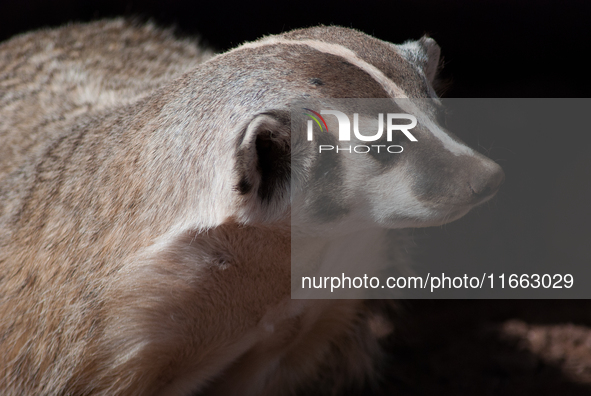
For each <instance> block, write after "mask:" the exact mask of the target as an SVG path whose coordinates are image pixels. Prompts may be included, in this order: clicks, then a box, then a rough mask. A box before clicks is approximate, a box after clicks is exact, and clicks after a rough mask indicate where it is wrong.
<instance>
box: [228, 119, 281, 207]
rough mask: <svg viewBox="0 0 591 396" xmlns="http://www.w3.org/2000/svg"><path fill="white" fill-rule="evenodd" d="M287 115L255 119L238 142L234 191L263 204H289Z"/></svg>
mask: <svg viewBox="0 0 591 396" xmlns="http://www.w3.org/2000/svg"><path fill="white" fill-rule="evenodd" d="M290 155H291V127H290V115H289V113H288V112H286V111H275V112H266V113H262V114H259V115H257V116H256V117H255V118H254V119H252V121H251V122H250V123H249V124H248V126H247V127H246V129H245V130H244V132H243V134H242V137H241V139H240V141H239V142H238V151H237V161H236V171H237V173H238V185H237V190H238V191H239V192H240V194H242V195H248V194H256V196H258V198H259V199H260V200H261V201H262V202H263V203H265V204H271V203H272V202H275V203H278V202H277V201H281V200H287V201H289V184H290V170H291V156H290Z"/></svg>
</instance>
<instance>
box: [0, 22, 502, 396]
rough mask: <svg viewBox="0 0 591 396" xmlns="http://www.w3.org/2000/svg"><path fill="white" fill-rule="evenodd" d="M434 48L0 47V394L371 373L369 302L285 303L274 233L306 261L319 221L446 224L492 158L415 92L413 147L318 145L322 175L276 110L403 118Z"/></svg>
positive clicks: (73, 43) (321, 380)
mask: <svg viewBox="0 0 591 396" xmlns="http://www.w3.org/2000/svg"><path fill="white" fill-rule="evenodd" d="M439 57H440V49H439V47H438V45H437V44H436V43H435V41H434V40H433V39H431V38H428V37H423V38H421V39H419V40H418V41H409V42H406V43H404V44H402V45H394V44H391V43H388V42H384V41H381V40H379V39H376V38H373V37H371V36H368V35H366V34H364V33H361V32H359V31H356V30H353V29H349V28H343V27H337V26H318V27H312V28H306V29H299V30H294V31H291V32H287V33H283V34H279V35H274V36H268V37H264V38H262V39H260V40H258V41H254V42H250V43H245V44H243V45H241V46H238V47H237V48H234V49H232V50H230V51H228V52H225V53H221V54H217V55H214V54H213V53H212V52H211V51H209V50H206V49H203V48H200V47H197V46H195V43H194V42H191V41H188V40H180V39H177V38H175V37H174V35H173V33H172V32H171V31H169V30H162V29H159V28H156V27H154V26H153V25H150V24H148V25H141V24H136V23H131V22H129V21H126V20H122V19H117V20H110V21H98V22H93V23H87V24H71V25H68V26H65V27H62V28H57V29H50V30H42V31H37V32H32V33H28V34H24V35H21V36H17V37H15V38H12V39H11V40H9V41H7V42H5V43H3V44H1V45H0V119H1V120H2V122H1V124H0V140H1V142H2V145H1V146H0V318H1V319H0V393H1V394H3V395H24V394H27V395H171V396H185V395H187V396H188V395H290V394H310V393H311V392H319V393H321V394H327V393H328V394H335V393H338V392H339V391H343V390H347V389H351V387H354V386H358V385H359V384H363V383H366V382H368V381H370V382H371V381H372V380H374V379H375V377H376V372H377V370H378V366H379V362H380V359H381V357H382V356H383V352H382V351H381V349H380V339H381V338H382V337H383V336H384V335H385V334H387V333H388V331H389V330H390V329H391V326H390V325H389V324H388V323H387V321H386V320H387V317H386V316H387V312H388V311H389V309H390V308H388V307H389V304H388V303H387V302H377V301H369V300H363V299H336V300H322V299H316V300H313V299H292V295H291V278H292V274H291V268H290V263H291V261H292V253H291V252H292V251H294V248H293V245H296V246H298V247H301V248H302V249H301V252H302V253H301V254H300V253H298V254H299V256H298V259H299V260H303V262H306V260H308V259H310V260H315V264H314V265H316V266H319V267H322V265H323V257H325V256H323V254H322V252H325V251H326V247H327V246H329V245H331V243H332V242H331V241H332V239H331V235H334V234H339V235H340V236H343V235H345V236H347V235H356V233H357V234H364V235H366V234H367V233H370V234H371V233H374V234H376V233H377V234H379V233H383V230H387V229H404V228H408V227H426V226H433V225H440V224H444V223H446V222H449V221H452V220H455V219H457V218H459V217H461V216H463V215H464V214H466V213H467V212H468V211H469V210H470V209H471V208H473V207H474V206H476V205H478V204H480V203H482V202H484V201H486V200H488V199H490V198H491V197H492V196H493V195H494V194H495V192H496V191H497V190H498V188H499V186H500V184H501V182H502V180H503V177H504V176H503V172H502V170H501V168H500V167H499V166H498V165H497V164H495V163H494V162H493V161H491V160H490V159H487V158H486V157H484V156H483V155H481V154H479V153H477V152H475V151H473V150H472V149H470V148H468V147H467V146H466V145H464V144H463V143H462V142H461V141H460V140H459V139H458V138H457V137H455V136H454V135H452V134H451V133H449V132H448V131H446V130H445V129H444V128H443V127H442V126H441V125H439V124H438V123H437V121H436V118H435V116H434V110H433V109H432V108H429V107H428V106H427V107H426V106H419V105H416V109H415V110H417V109H418V110H417V112H415V113H416V114H418V116H417V119H418V124H417V127H416V128H414V129H413V132H412V133H413V136H415V137H416V139H417V140H418V141H419V143H420V144H416V145H414V146H412V149H408V150H406V149H405V151H404V155H402V154H392V155H393V156H395V158H396V159H395V160H393V159H392V158H393V157H388V156H385V154H384V155H382V156H380V155H366V156H358V157H356V158H355V159H352V160H345V159H342V160H341V159H337V160H334V161H332V164H333V166H334V167H335V168H336V169H337V170H338V174H339V175H340V176H339V177H338V178H332V179H331V180H330V182H327V183H324V182H323V181H326V180H327V179H326V180H325V177H326V175H324V174H323V173H322V172H317V171H316V170H317V169H318V167H317V165H318V164H319V163H321V162H322V161H324V159H326V158H328V157H326V156H324V157H323V155H324V154H326V153H323V152H318V150H316V146H314V143H317V142H318V141H317V139H313V141H312V142H309V141H308V140H306V139H299V138H297V139H295V140H294V136H295V135H294V133H295V131H296V129H297V130H298V132H302V135H301V136H305V131H304V130H301V129H302V128H303V126H302V128H299V127H298V128H299V129H298V128H296V129H294V125H293V124H294V123H293V122H292V118H293V117H292V112H291V111H292V110H293V109H292V108H291V106H293V103H294V101H299V100H319V101H322V100H324V99H333V98H380V99H382V100H387V101H389V103H392V104H393V105H396V106H398V107H400V108H402V110H404V111H410V109H409V106H411V107H412V106H415V105H413V104H412V103H413V102H412V101H411V102H404V103H406V104H403V101H402V100H403V99H404V100H407V99H429V100H433V101H435V102H436V101H437V99H438V98H437V94H436V93H435V91H434V89H433V84H434V81H435V78H436V75H437V69H438V65H439ZM409 103H410V104H409ZM327 119H328V117H327ZM333 121H334V120H333ZM302 125H303V124H302ZM330 129H332V131H331V132H330V133H326V134H325V135H322V136H323V137H322V139H325V140H326V142H328V143H327V144H330V143H331V142H332V143H333V144H335V143H336V144H338V142H336V137H335V133H336V132H335V130H334V128H330ZM298 136H299V135H298ZM296 151H297V152H296ZM388 154H390V153H388ZM339 158H340V157H339ZM343 158H349V157H343ZM333 159H334V156H333ZM296 170H297V172H296ZM296 173H297V174H296ZM335 196H338V197H339V199H337V200H330V199H329V200H328V201H327V199H326V197H335ZM327 202H328V203H327ZM319 208H320V209H321V210H320V209H319ZM319 211H320V212H321V213H323V215H320V216H319V215H318V213H319ZM352 219H356V220H359V221H361V222H362V223H363V225H364V226H363V227H361V228H357V227H356V226H352V225H351V224H352ZM374 234H372V235H374ZM377 234H376V235H377ZM341 240H343V239H341ZM344 240H346V238H345V239H344ZM389 243H392V244H396V243H397V242H396V240H395V239H394V240H391V241H390V242H389ZM298 252H300V250H298ZM399 260H400V262H401V263H402V262H404V260H406V259H405V258H404V257H402V256H401V257H399Z"/></svg>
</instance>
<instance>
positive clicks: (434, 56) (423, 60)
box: [398, 36, 441, 83]
mask: <svg viewBox="0 0 591 396" xmlns="http://www.w3.org/2000/svg"><path fill="white" fill-rule="evenodd" d="M398 48H399V49H400V51H401V52H402V55H403V56H404V57H405V58H406V59H407V60H408V61H410V62H412V63H414V64H415V65H417V66H418V67H419V68H420V69H422V70H423V73H425V77H427V80H428V81H429V82H430V83H433V81H434V80H435V77H437V71H438V69H439V61H440V58H441V48H439V45H437V43H436V42H435V40H433V39H432V38H430V37H427V36H423V37H422V38H421V39H420V40H418V41H407V42H406V43H404V44H402V45H400V46H399V47H398Z"/></svg>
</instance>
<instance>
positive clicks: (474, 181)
mask: <svg viewBox="0 0 591 396" xmlns="http://www.w3.org/2000/svg"><path fill="white" fill-rule="evenodd" d="M479 168H480V169H477V170H476V171H475V172H474V174H473V175H471V178H470V179H469V180H468V183H467V184H468V188H469V190H470V191H469V192H470V201H472V203H473V204H474V205H477V204H479V203H482V202H484V201H487V200H488V199H490V198H492V197H493V196H494V195H495V194H496V193H497V191H498V190H499V187H501V184H503V182H504V181H505V172H503V169H502V168H501V167H500V166H499V165H498V164H497V163H495V162H493V161H491V160H489V159H488V158H487V159H486V161H484V164H482V165H481V166H480V167H479Z"/></svg>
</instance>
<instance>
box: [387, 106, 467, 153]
mask: <svg viewBox="0 0 591 396" xmlns="http://www.w3.org/2000/svg"><path fill="white" fill-rule="evenodd" d="M394 101H395V102H396V104H398V106H400V108H401V109H403V110H404V111H406V112H407V113H409V114H412V115H414V116H415V117H417V121H418V124H419V125H422V126H424V127H426V128H428V129H429V131H430V132H431V134H432V135H433V136H435V137H436V138H437V139H439V141H440V142H441V143H442V144H443V147H445V149H447V150H448V151H449V152H451V153H452V154H454V155H456V156H458V155H469V156H473V155H474V151H473V150H472V149H471V148H470V147H468V146H466V145H464V144H461V143H458V142H457V141H455V140H453V139H452V138H451V136H449V135H448V134H447V133H445V131H443V129H441V128H440V127H439V125H437V124H435V123H434V122H433V121H432V120H431V118H429V117H428V116H427V115H426V114H425V113H424V112H422V111H421V110H420V109H419V108H417V107H416V105H415V104H414V103H412V102H411V101H410V100H396V99H394Z"/></svg>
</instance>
